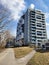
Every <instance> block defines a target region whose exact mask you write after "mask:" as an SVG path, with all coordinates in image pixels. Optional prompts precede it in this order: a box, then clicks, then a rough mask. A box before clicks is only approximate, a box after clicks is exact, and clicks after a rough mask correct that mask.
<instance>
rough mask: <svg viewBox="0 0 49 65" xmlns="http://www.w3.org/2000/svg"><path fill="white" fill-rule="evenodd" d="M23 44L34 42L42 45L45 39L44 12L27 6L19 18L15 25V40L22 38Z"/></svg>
mask: <svg viewBox="0 0 49 65" xmlns="http://www.w3.org/2000/svg"><path fill="white" fill-rule="evenodd" d="M22 39H23V43H24V44H25V45H27V44H29V43H30V44H35V45H36V46H39V47H42V44H43V41H45V40H46V39H47V33H46V23H45V14H44V13H43V12H42V11H40V10H36V9H32V8H29V9H27V11H26V13H25V14H24V15H23V16H22V17H21V18H20V20H19V22H18V26H17V41H19V40H22Z"/></svg>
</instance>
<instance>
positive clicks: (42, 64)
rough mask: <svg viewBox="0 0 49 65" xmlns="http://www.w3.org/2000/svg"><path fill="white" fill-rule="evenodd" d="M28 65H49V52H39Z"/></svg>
mask: <svg viewBox="0 0 49 65" xmlns="http://www.w3.org/2000/svg"><path fill="white" fill-rule="evenodd" d="M27 65H49V52H44V53H40V52H37V53H36V54H35V55H34V57H33V58H32V59H31V60H30V61H29V62H28V64H27Z"/></svg>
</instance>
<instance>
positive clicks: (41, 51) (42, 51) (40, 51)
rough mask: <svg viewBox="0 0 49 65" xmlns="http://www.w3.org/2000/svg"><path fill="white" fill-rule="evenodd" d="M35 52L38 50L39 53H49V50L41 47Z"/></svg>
mask: <svg viewBox="0 0 49 65" xmlns="http://www.w3.org/2000/svg"><path fill="white" fill-rule="evenodd" d="M36 51H37V52H39V53H47V52H48V53H49V50H43V49H41V50H36Z"/></svg>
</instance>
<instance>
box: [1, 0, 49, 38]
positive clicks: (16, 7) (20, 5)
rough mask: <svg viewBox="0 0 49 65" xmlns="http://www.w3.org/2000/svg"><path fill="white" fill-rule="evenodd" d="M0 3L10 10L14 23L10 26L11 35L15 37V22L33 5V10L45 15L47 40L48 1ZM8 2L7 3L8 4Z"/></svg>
mask: <svg viewBox="0 0 49 65" xmlns="http://www.w3.org/2000/svg"><path fill="white" fill-rule="evenodd" d="M0 2H1V3H2V4H3V5H4V6H5V7H6V6H7V8H8V9H10V10H11V13H12V14H11V15H13V18H14V21H13V22H11V24H10V27H9V29H10V31H11V33H12V35H14V36H16V30H17V22H18V20H19V18H20V16H21V15H22V14H23V12H25V11H26V10H27V8H28V7H29V6H30V5H31V4H33V5H34V6H35V9H40V10H42V11H43V12H44V13H45V17H46V29H47V36H48V38H49V0H0ZM8 2H9V3H8Z"/></svg>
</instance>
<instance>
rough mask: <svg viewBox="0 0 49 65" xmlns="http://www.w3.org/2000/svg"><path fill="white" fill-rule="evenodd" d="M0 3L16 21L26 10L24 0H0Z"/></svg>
mask: <svg viewBox="0 0 49 65" xmlns="http://www.w3.org/2000/svg"><path fill="white" fill-rule="evenodd" d="M0 3H2V5H3V6H4V7H6V8H8V9H9V10H10V11H11V15H13V18H14V19H16V20H18V19H19V18H20V16H21V14H22V11H23V10H25V8H26V4H25V1H24V0H0ZM20 13H21V14H20Z"/></svg>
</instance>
